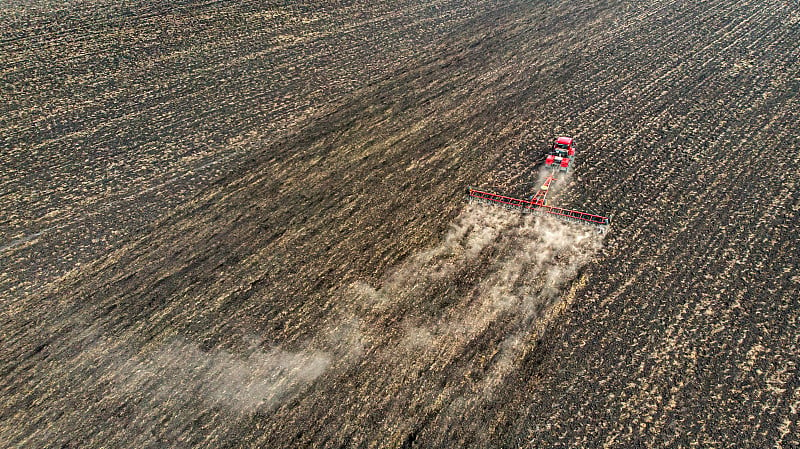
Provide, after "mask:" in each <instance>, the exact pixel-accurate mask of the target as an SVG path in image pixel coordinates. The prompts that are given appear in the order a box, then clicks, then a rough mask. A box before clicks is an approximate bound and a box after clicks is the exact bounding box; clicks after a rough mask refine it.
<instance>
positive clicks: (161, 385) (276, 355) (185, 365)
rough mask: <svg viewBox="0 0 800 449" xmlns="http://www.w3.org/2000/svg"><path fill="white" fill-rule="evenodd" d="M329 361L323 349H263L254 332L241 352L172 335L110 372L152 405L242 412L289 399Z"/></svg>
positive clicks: (126, 387)
mask: <svg viewBox="0 0 800 449" xmlns="http://www.w3.org/2000/svg"><path fill="white" fill-rule="evenodd" d="M330 363H331V358H330V356H329V355H328V354H326V353H324V352H320V351H314V350H310V349H306V350H301V351H298V352H289V351H284V350H282V349H279V348H271V349H268V350H264V349H262V348H261V345H260V342H259V341H258V340H257V339H255V338H253V339H252V341H251V347H250V349H249V350H247V351H245V352H244V353H243V354H233V353H231V352H228V351H226V350H212V351H210V352H206V351H203V350H201V349H200V347H199V346H198V345H196V344H194V343H189V342H187V341H185V340H184V339H181V338H176V339H174V340H172V341H169V342H165V343H164V344H162V345H161V346H160V347H158V348H156V349H155V350H153V351H148V352H146V353H144V354H141V355H135V356H133V357H131V358H129V359H128V360H126V361H124V362H122V363H120V364H119V365H118V366H116V367H115V369H114V370H113V372H115V373H116V374H117V376H118V377H117V378H116V379H115V381H116V383H118V384H119V385H120V386H122V387H123V388H124V390H125V391H128V392H139V393H140V394H141V393H146V395H147V400H149V401H151V402H152V403H153V405H154V406H156V405H157V404H166V403H170V404H172V406H173V407H174V406H176V405H178V406H179V405H181V404H183V405H187V404H190V403H201V404H196V405H201V406H202V405H204V406H206V407H220V408H224V409H227V410H229V411H232V412H236V413H239V414H247V413H251V412H254V411H256V410H259V409H260V410H264V409H271V408H273V407H275V406H277V405H279V404H280V403H281V402H283V401H285V400H287V399H290V398H291V397H293V396H294V395H295V394H297V393H298V392H300V391H302V389H303V388H304V387H305V386H307V385H308V384H309V383H310V382H312V381H313V380H314V379H316V378H317V377H319V376H320V375H321V374H322V373H323V372H324V371H325V369H326V368H327V367H328V365H330ZM145 408H146V409H147V408H148V407H145ZM177 408H178V409H180V408H183V407H177Z"/></svg>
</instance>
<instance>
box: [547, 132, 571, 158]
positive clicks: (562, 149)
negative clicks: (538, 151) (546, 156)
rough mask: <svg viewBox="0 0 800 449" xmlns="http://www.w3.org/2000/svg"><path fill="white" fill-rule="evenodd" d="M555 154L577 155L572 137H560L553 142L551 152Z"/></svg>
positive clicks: (564, 155)
mask: <svg viewBox="0 0 800 449" xmlns="http://www.w3.org/2000/svg"><path fill="white" fill-rule="evenodd" d="M550 154H552V155H554V156H561V157H570V158H571V157H572V156H574V155H575V146H574V145H573V140H572V137H559V138H558V139H556V140H555V142H553V150H552V152H551V153H550Z"/></svg>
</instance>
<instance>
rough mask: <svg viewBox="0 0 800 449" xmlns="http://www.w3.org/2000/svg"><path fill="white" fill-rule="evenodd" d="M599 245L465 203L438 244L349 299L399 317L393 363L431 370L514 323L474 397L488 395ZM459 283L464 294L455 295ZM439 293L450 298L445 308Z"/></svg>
mask: <svg viewBox="0 0 800 449" xmlns="http://www.w3.org/2000/svg"><path fill="white" fill-rule="evenodd" d="M601 247H602V235H601V234H599V233H598V232H597V231H596V230H595V229H593V228H590V227H586V226H583V225H579V224H571V223H564V222H560V221H556V220H553V219H551V218H547V217H537V216H532V215H522V214H519V213H516V212H512V211H507V210H504V209H502V208H497V207H491V206H485V205H470V206H468V207H467V208H466V209H465V210H464V211H463V212H462V213H461V214H460V215H459V216H458V217H457V218H456V219H455V220H454V222H453V223H452V224H451V226H450V229H449V231H448V232H447V234H446V235H445V237H444V238H443V240H442V241H441V243H440V244H438V245H437V246H435V247H433V248H431V249H429V250H426V251H423V252H421V253H418V254H416V255H415V256H412V257H410V258H409V259H408V260H407V261H406V262H405V263H404V264H402V265H401V266H399V267H397V268H395V269H394V270H393V271H391V272H390V273H389V274H387V276H386V277H385V278H384V279H383V280H382V282H381V285H379V286H376V287H373V286H370V285H367V284H365V283H356V284H353V285H352V286H351V287H350V289H349V291H348V292H347V294H348V295H349V296H350V299H351V301H350V302H355V303H358V304H360V306H361V307H362V311H361V312H362V313H364V314H365V315H367V316H384V315H398V314H399V313H398V311H404V313H402V316H401V317H400V318H397V319H398V320H399V321H400V323H401V324H400V326H401V327H402V329H403V330H402V336H401V337H400V339H399V345H394V344H393V345H391V348H392V349H391V351H392V352H394V353H398V352H400V353H404V354H403V356H402V357H398V356H397V354H395V355H394V357H395V359H398V358H400V359H403V360H410V362H409V363H417V362H419V363H421V364H423V365H424V364H427V363H432V364H434V365H435V364H436V363H439V362H441V359H447V358H448V357H459V355H458V354H459V348H464V347H467V346H469V345H471V344H473V343H474V342H476V341H478V340H479V339H480V338H482V335H484V334H486V333H487V332H491V328H492V327H493V326H499V324H498V323H500V322H505V323H508V322H511V323H512V324H511V325H507V326H505V327H504V329H505V330H504V331H502V332H503V334H502V335H501V336H500V338H499V340H500V344H499V345H498V347H497V354H496V356H494V359H495V362H494V363H493V365H492V367H491V369H490V370H488V371H486V374H485V375H484V376H483V378H482V379H481V381H480V385H478V389H479V390H480V391H481V394H480V396H481V397H483V398H488V397H489V396H491V392H492V390H493V389H494V387H495V386H496V385H497V384H498V383H499V382H500V381H501V380H502V378H503V376H505V375H507V374H508V373H510V372H511V371H512V370H514V369H515V366H516V363H517V362H519V361H520V359H521V358H522V357H523V355H524V351H525V350H526V348H529V347H530V344H531V341H532V340H534V339H536V338H537V337H538V336H539V335H540V334H541V332H543V331H545V330H546V328H547V324H548V322H550V320H552V319H553V317H554V316H556V315H557V313H559V311H560V310H563V306H564V304H565V303H566V302H569V301H571V300H572V298H571V297H570V296H571V295H573V294H574V292H571V291H569V288H568V287H569V286H570V285H571V284H573V281H575V280H576V278H577V277H578V273H579V270H580V268H581V267H582V266H584V265H585V264H586V263H588V262H589V261H590V260H591V259H592V257H593V256H594V255H595V254H596V253H597V252H598V250H599V249H600V248H601ZM465 283H467V284H468V287H467V288H458V286H459V285H463V284H465ZM442 291H444V292H445V295H448V293H447V292H453V291H455V292H457V293H456V294H453V293H449V295H450V296H451V298H450V299H449V300H448V301H442V293H441V292H442ZM453 296H454V297H453ZM432 304H438V305H437V306H432ZM559 306H560V307H559ZM363 332H365V333H368V332H369V330H368V329H365V330H363ZM443 348H444V349H443ZM448 348H449V349H448ZM448 351H449V352H448ZM387 357H388V356H387ZM437 359H438V360H437ZM415 360H416V362H414V361H415Z"/></svg>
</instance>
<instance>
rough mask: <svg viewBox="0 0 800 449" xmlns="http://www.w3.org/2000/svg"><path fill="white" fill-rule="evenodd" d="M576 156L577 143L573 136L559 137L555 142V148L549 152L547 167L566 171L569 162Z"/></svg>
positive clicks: (545, 162)
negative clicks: (574, 141)
mask: <svg viewBox="0 0 800 449" xmlns="http://www.w3.org/2000/svg"><path fill="white" fill-rule="evenodd" d="M574 158H575V144H574V143H573V140H572V137H559V138H558V139H556V140H555V142H553V148H551V149H550V151H549V152H548V153H547V158H546V159H545V160H544V165H545V167H547V168H551V167H552V168H554V169H558V171H562V172H566V171H567V170H569V163H570V161H572V159H574Z"/></svg>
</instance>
